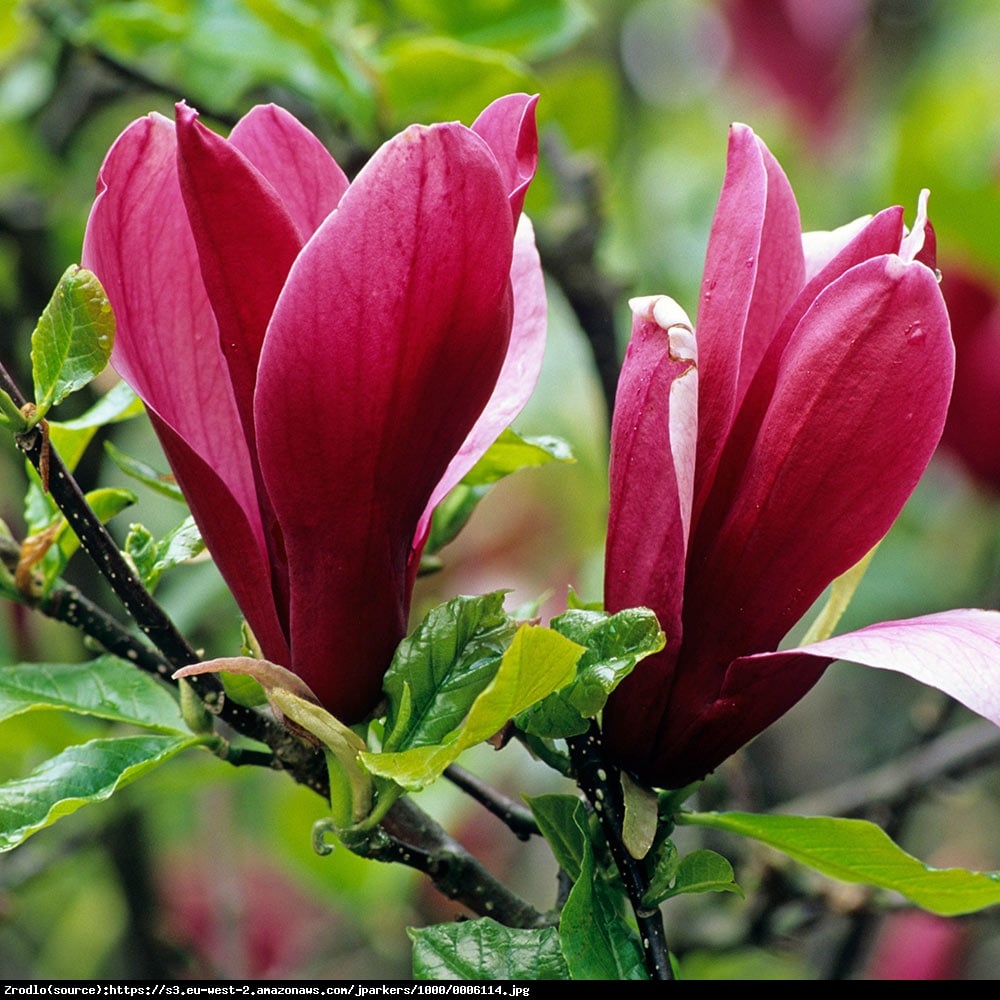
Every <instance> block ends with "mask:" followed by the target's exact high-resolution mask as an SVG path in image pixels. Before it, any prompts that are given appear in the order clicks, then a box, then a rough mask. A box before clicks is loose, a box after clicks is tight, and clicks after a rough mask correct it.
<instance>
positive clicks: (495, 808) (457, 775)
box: [444, 764, 541, 840]
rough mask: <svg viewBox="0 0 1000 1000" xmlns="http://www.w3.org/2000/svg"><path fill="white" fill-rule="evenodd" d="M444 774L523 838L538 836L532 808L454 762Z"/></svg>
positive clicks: (538, 832)
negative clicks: (499, 790) (526, 806)
mask: <svg viewBox="0 0 1000 1000" xmlns="http://www.w3.org/2000/svg"><path fill="white" fill-rule="evenodd" d="M444 776H445V777H446V778H447V779H448V780H449V781H450V782H451V783H452V784H453V785H455V786H456V787H457V788H460V789H462V791H463V792H465V793H466V795H469V796H471V797H472V798H474V799H475V800H476V801H477V802H478V803H479V804H480V805H481V806H484V807H485V808H486V809H488V810H489V811H490V812H491V813H493V815H494V816H496V817H497V818H498V819H501V820H503V822H504V823H505V824H506V826H507V827H509V828H510V830H511V831H512V832H513V833H514V834H516V835H517V837H519V838H520V839H521V840H528V839H529V838H530V837H532V836H538V835H539V834H540V833H541V831H540V830H539V829H538V824H537V823H536V822H535V817H534V816H533V815H532V814H531V810H530V809H527V808H525V807H524V806H522V805H520V804H519V803H517V802H515V801H514V800H513V799H510V798H508V797H507V796H506V795H501V794H500V793H499V792H498V791H497V790H496V789H495V788H493V787H492V786H491V785H487V784H486V782H484V781H480V779H479V778H477V777H476V776H475V775H474V774H472V773H470V772H469V771H466V770H465V768H463V767H459V766H458V765H457V764H452V765H451V766H450V767H448V768H446V769H445V772H444Z"/></svg>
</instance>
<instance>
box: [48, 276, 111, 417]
mask: <svg viewBox="0 0 1000 1000" xmlns="http://www.w3.org/2000/svg"><path fill="white" fill-rule="evenodd" d="M114 340H115V318H114V314H113V313H112V312H111V304H110V303H109V302H108V298H107V296H106V295H105V294H104V289H103V288H102V287H101V283H100V282H99V281H98V280H97V276H96V275H94V274H92V273H91V272H90V271H87V270H84V269H83V268H81V267H77V266H76V265H75V264H74V265H72V266H71V267H69V268H68V269H67V270H66V272H65V273H64V274H63V276H62V278H61V279H60V280H59V284H58V285H57V286H56V290H55V292H53V294H52V298H51V299H50V300H49V304H48V305H47V306H46V307H45V309H44V311H43V312H42V315H41V318H40V319H39V320H38V325H37V326H36V327H35V332H34V333H33V334H32V335H31V368H32V376H33V378H34V383H35V413H34V417H33V419H34V421H35V422H37V421H38V420H41V418H42V417H44V416H45V414H46V413H47V412H48V411H49V410H50V409H51V408H52V407H53V406H55V405H56V404H57V403H59V402H61V401H62V400H63V399H65V398H66V397H67V396H68V395H69V394H70V393H71V392H75V391H76V390H77V389H82V388H83V387H84V386H85V385H87V383H88V382H90V381H91V380H92V379H93V378H95V376H97V375H99V374H100V373H101V372H102V371H103V370H104V367H105V365H107V363H108V358H109V357H110V356H111V348H112V347H113V346H114Z"/></svg>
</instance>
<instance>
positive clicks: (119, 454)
mask: <svg viewBox="0 0 1000 1000" xmlns="http://www.w3.org/2000/svg"><path fill="white" fill-rule="evenodd" d="M104 450H105V452H107V455H108V458H110V459H111V461H112V462H114V463H115V465H117V466H118V468H119V469H121V470H122V472H124V473H125V475H126V476H131V477H132V478H133V479H138V480H139V482H140V483H145V485H146V486H148V487H149V488H150V489H151V490H156V492H157V493H162V494H163V496H165V497H170V499H171V500H178V501H180V502H181V503H183V502H184V494H183V493H181V488H180V487H179V486H178V485H177V482H176V481H175V480H174V477H173V474H172V473H169V472H160V471H159V470H157V469H154V468H153V467H152V466H151V465H148V464H147V463H146V462H143V461H140V460H139V459H138V458H132V457H131V456H130V455H126V454H125V452H123V451H122V450H121V449H119V448H116V447H115V446H114V445H113V444H112V443H111V442H110V441H105V442H104Z"/></svg>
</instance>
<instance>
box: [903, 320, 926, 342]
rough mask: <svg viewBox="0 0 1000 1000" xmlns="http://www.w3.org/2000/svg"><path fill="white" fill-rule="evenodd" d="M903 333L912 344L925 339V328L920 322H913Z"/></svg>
mask: <svg viewBox="0 0 1000 1000" xmlns="http://www.w3.org/2000/svg"><path fill="white" fill-rule="evenodd" d="M903 333H904V335H905V336H906V339H907V340H908V341H909V342H910V343H911V344H915V343H917V342H918V341H921V340H923V339H924V329H923V327H922V326H921V325H920V324H919V323H911V324H910V325H909V326H908V327H907V328H906V329H905V330H904V331H903Z"/></svg>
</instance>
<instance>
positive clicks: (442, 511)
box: [424, 483, 489, 568]
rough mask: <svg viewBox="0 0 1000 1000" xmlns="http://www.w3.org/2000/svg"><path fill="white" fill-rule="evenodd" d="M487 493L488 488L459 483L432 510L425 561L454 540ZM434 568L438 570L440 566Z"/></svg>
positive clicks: (425, 547) (425, 548)
mask: <svg viewBox="0 0 1000 1000" xmlns="http://www.w3.org/2000/svg"><path fill="white" fill-rule="evenodd" d="M487 493H489V487H488V486H466V485H465V483H459V484H458V485H457V486H456V487H455V488H454V489H453V490H452V491H451V492H450V493H449V494H448V495H447V496H446V497H445V498H444V499H443V500H442V501H441V502H440V503H439V504H438V505H437V507H435V508H434V516H433V517H432V518H431V530H430V534H429V535H428V536H427V544H426V545H425V546H424V557H425V559H426V557H427V556H431V555H433V554H434V553H435V552H438V551H440V550H441V549H443V548H444V546H445V545H447V544H448V543H449V542H450V541H453V540H454V538H455V537H456V536H457V535H458V533H459V532H460V531H461V530H462V529H463V528H464V527H465V525H466V523H467V522H468V520H469V518H470V517H472V512H473V511H474V510H475V509H476V507H477V506H478V505H479V501H480V500H482V499H483V497H484V496H486V494H487ZM436 568H440V564H438V566H437V567H436Z"/></svg>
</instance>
